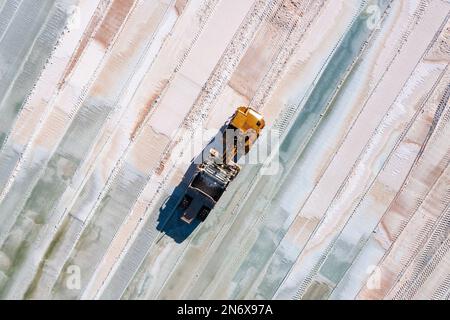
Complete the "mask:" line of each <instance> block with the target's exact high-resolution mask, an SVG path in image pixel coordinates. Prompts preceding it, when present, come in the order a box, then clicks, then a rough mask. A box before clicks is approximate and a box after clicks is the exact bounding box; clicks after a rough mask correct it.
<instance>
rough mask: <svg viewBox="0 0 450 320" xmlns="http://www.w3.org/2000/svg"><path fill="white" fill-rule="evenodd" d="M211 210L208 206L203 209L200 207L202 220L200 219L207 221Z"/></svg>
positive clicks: (199, 214) (199, 217)
mask: <svg viewBox="0 0 450 320" xmlns="http://www.w3.org/2000/svg"><path fill="white" fill-rule="evenodd" d="M210 211H211V209H209V208H207V207H202V208H201V209H200V212H199V213H198V216H197V217H198V219H199V220H200V221H202V222H203V221H205V220H206V218H207V217H208V214H209V212H210Z"/></svg>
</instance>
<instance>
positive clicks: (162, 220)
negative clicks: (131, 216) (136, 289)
mask: <svg viewBox="0 0 450 320" xmlns="http://www.w3.org/2000/svg"><path fill="white" fill-rule="evenodd" d="M226 127H227V125H226V124H225V125H223V126H222V128H220V130H219V132H218V133H217V135H216V136H215V137H214V138H213V139H211V141H210V142H209V143H208V145H207V146H206V147H205V148H204V149H203V152H201V153H200V154H199V155H197V156H196V157H195V158H194V159H192V161H191V164H190V166H189V168H188V169H187V171H186V173H185V174H184V176H183V179H182V180H181V182H180V184H179V185H178V186H176V187H175V189H174V190H173V192H172V194H171V195H170V196H169V197H168V198H167V199H166V201H165V202H164V204H163V205H162V206H161V208H160V209H159V216H158V225H157V226H156V229H157V230H158V231H160V232H162V233H165V234H166V235H168V236H169V237H171V238H172V239H173V240H175V242H177V243H181V242H183V241H184V240H186V239H187V238H188V237H189V236H190V235H191V233H192V232H194V230H195V229H196V228H197V227H198V225H199V224H200V220H198V219H194V220H193V221H192V222H191V223H190V224H188V223H186V222H184V221H183V220H181V216H182V215H183V210H182V209H181V208H179V207H178V205H179V203H180V201H181V200H182V199H183V196H184V193H185V192H186V189H187V188H188V186H189V184H190V182H191V181H192V179H193V178H194V176H195V174H196V173H197V170H198V169H197V164H198V163H201V161H202V159H203V158H204V157H206V156H207V155H208V153H209V149H210V148H215V149H217V150H219V145H220V143H218V142H217V141H221V140H220V139H216V138H217V137H218V136H219V135H223V132H224V131H225V129H226Z"/></svg>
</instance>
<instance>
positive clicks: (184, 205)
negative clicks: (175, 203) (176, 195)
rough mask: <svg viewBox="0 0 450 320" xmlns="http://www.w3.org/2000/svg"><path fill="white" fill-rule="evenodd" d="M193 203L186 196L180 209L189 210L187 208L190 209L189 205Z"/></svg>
mask: <svg viewBox="0 0 450 320" xmlns="http://www.w3.org/2000/svg"><path fill="white" fill-rule="evenodd" d="M191 201H192V198H191V197H189V196H187V195H186V196H184V197H183V200H181V203H180V207H181V208H183V209H187V207H189V205H190V204H191Z"/></svg>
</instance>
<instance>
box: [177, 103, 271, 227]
mask: <svg viewBox="0 0 450 320" xmlns="http://www.w3.org/2000/svg"><path fill="white" fill-rule="evenodd" d="M264 126H265V122H264V119H263V117H262V115H261V114H259V113H258V112H257V111H255V110H253V109H251V108H249V107H243V106H241V107H239V108H238V109H237V110H236V112H235V113H234V115H233V117H232V118H231V119H230V120H229V122H228V124H226V127H225V130H224V134H223V136H222V138H223V143H222V145H223V150H222V152H219V151H218V150H216V149H213V148H211V149H210V150H209V156H208V157H207V158H206V159H205V160H203V161H202V163H200V164H198V165H197V171H196V174H195V175H194V176H193V178H192V180H191V182H190V184H189V186H188V188H187V190H186V192H185V194H184V197H183V199H182V200H181V202H180V204H179V207H181V209H182V210H183V211H184V213H183V215H182V216H181V219H182V220H183V221H184V222H186V223H191V222H192V221H193V220H194V219H196V218H197V219H199V220H200V221H204V220H205V219H206V217H207V216H208V214H209V212H210V211H211V210H212V209H213V208H214V206H215V204H216V203H217V201H219V199H220V197H221V196H222V194H223V193H224V191H225V190H226V188H227V186H228V184H229V183H230V182H231V181H232V180H233V179H234V178H235V177H236V175H237V174H238V173H239V170H240V166H239V165H238V164H237V163H236V161H237V159H238V158H239V156H241V155H245V154H247V152H248V151H249V150H250V147H251V146H252V144H253V143H254V142H255V141H256V139H257V138H258V136H259V134H260V132H261V130H262V129H263V128H264Z"/></svg>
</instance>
